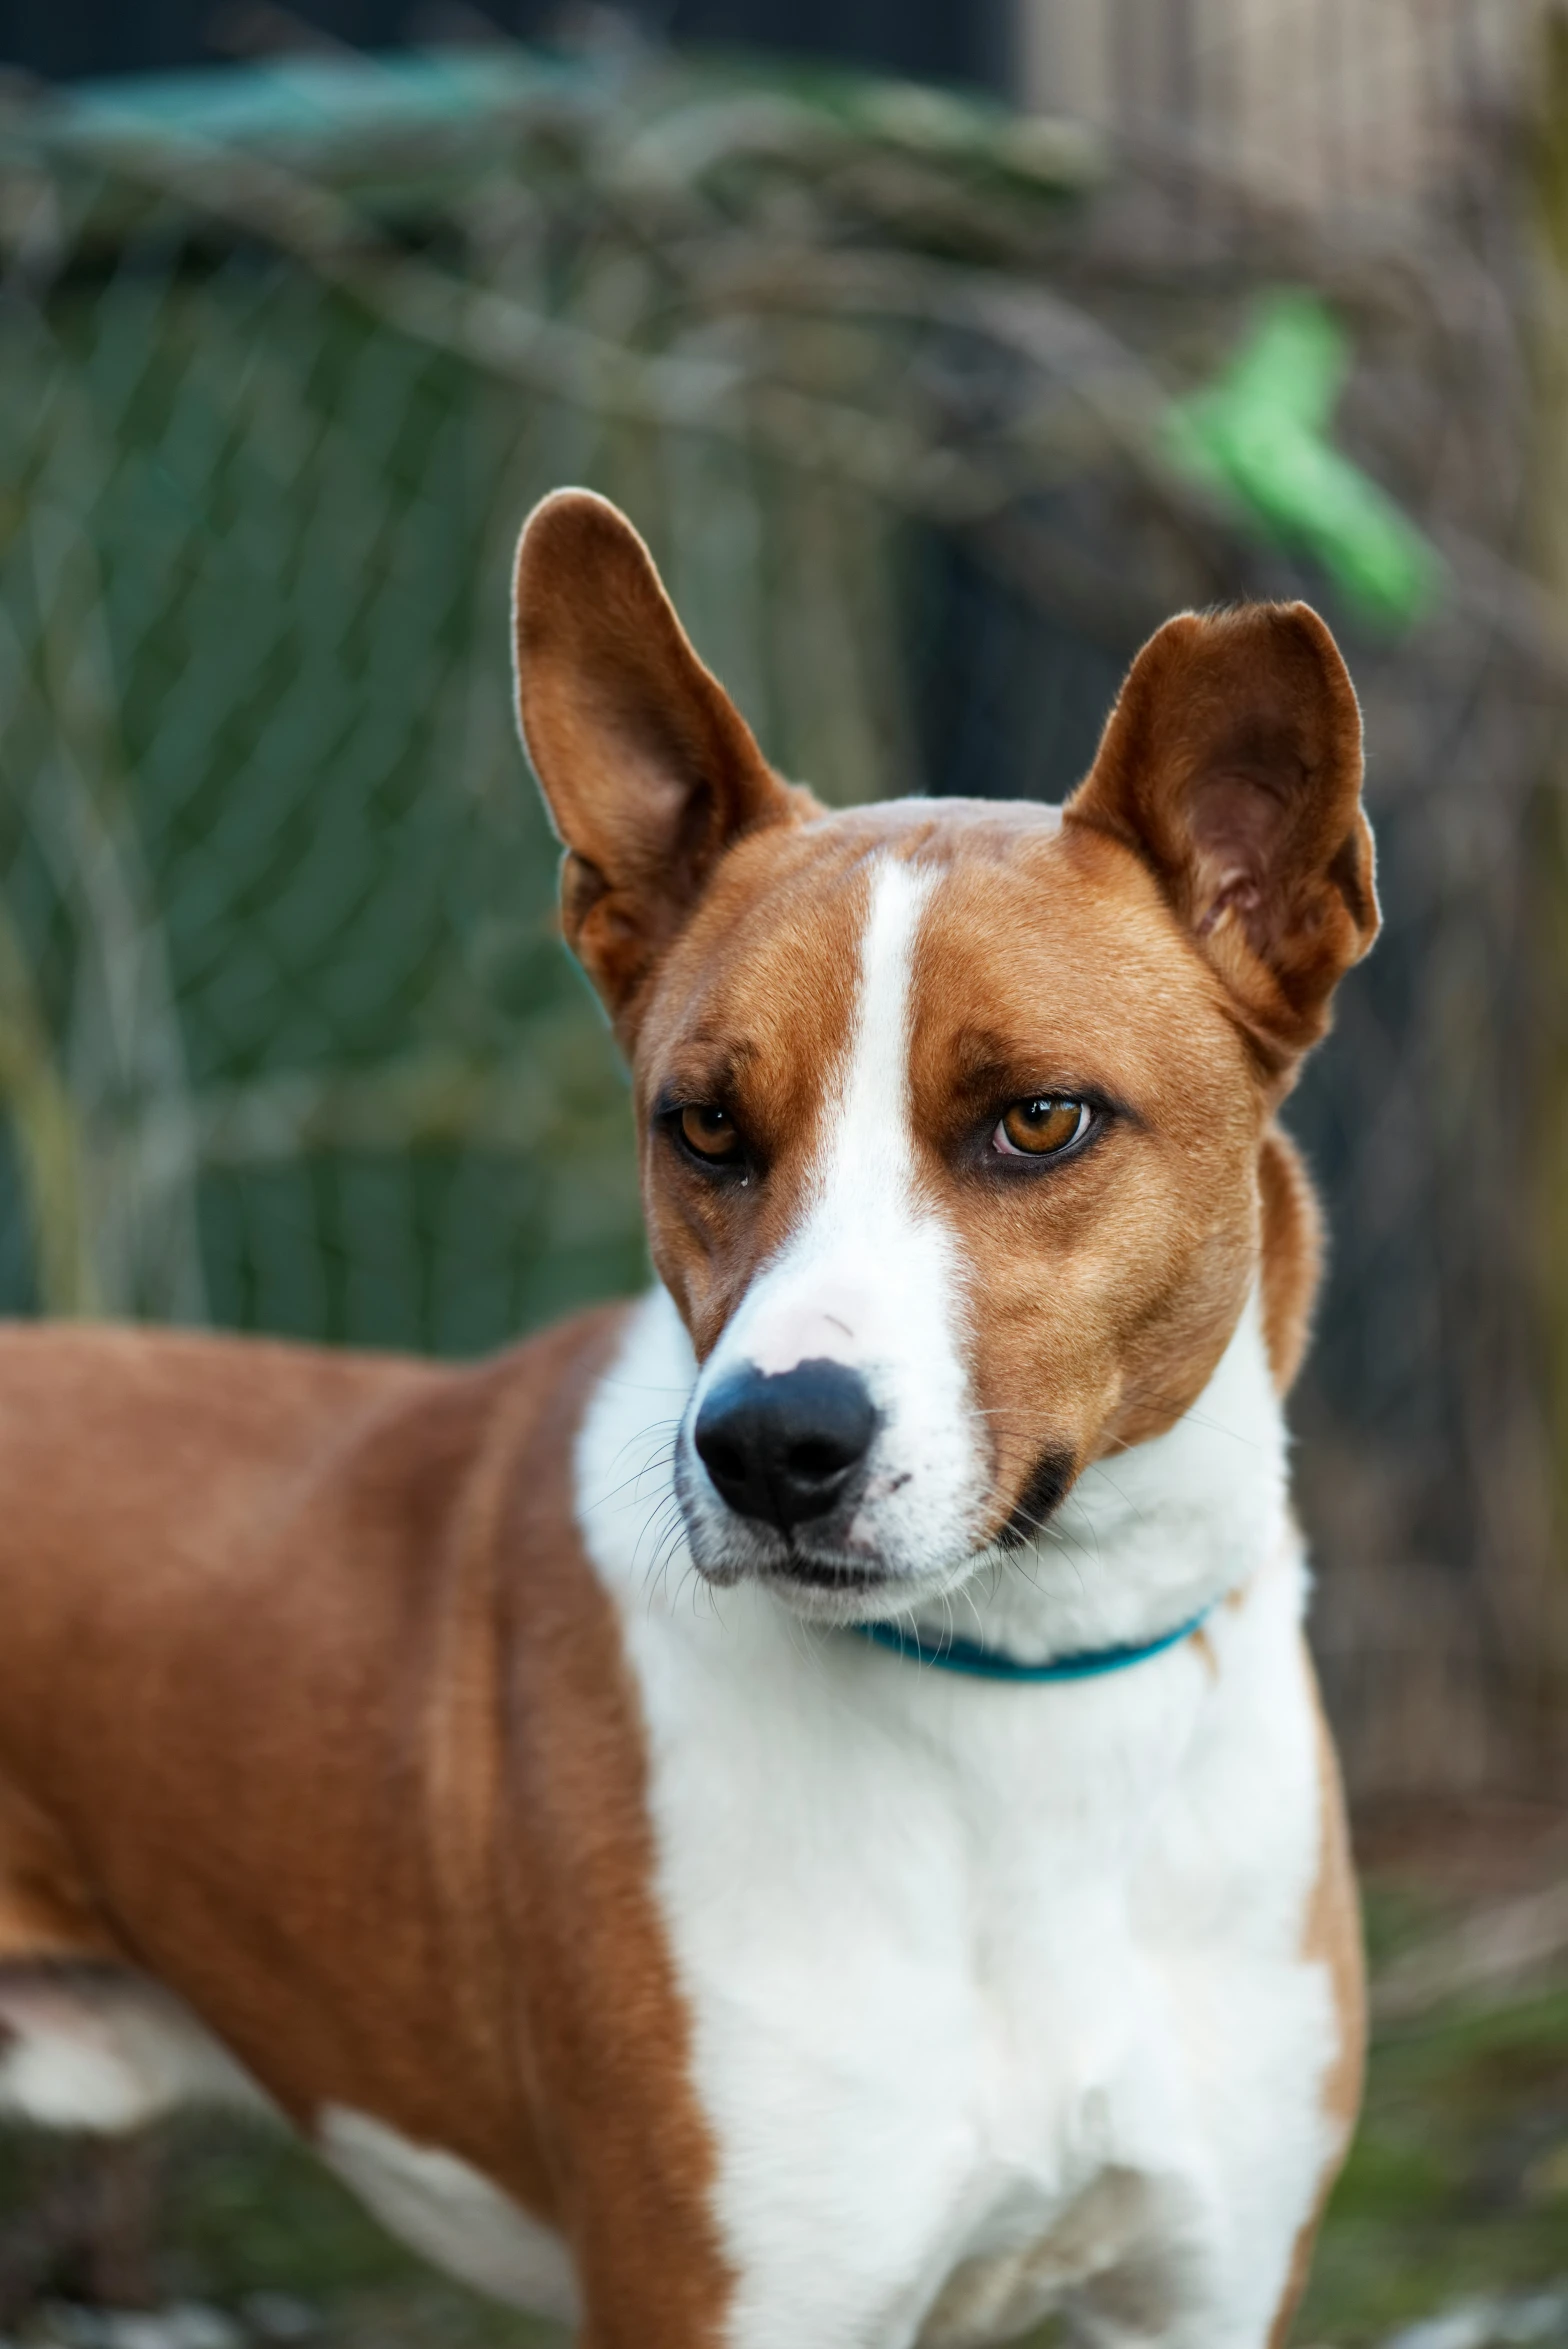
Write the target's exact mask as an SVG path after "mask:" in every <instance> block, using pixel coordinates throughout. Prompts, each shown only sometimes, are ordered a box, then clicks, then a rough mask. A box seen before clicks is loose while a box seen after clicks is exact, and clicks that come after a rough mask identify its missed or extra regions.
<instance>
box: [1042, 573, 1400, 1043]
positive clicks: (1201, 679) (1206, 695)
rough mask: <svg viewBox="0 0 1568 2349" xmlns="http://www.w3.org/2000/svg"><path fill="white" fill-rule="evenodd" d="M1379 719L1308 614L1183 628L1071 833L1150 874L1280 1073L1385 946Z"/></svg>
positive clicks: (1081, 794) (1189, 621)
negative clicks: (1368, 727) (1099, 842)
mask: <svg viewBox="0 0 1568 2349" xmlns="http://www.w3.org/2000/svg"><path fill="white" fill-rule="evenodd" d="M1361 764H1362V762H1361V713H1360V710H1359V709H1358V707H1357V704H1356V696H1355V689H1354V687H1353V686H1352V685H1351V682H1350V678H1349V675H1348V673H1347V671H1346V668H1345V664H1344V662H1343V661H1342V660H1341V658H1340V655H1339V648H1338V646H1337V645H1336V644H1335V642H1334V639H1333V637H1332V636H1331V635H1330V634H1329V632H1328V630H1327V628H1326V627H1325V626H1324V624H1323V622H1322V621H1321V620H1320V619H1319V618H1318V616H1317V614H1316V612H1314V611H1312V610H1311V609H1310V607H1309V606H1308V605H1306V604H1255V605H1251V606H1248V607H1244V608H1243V609H1241V610H1239V611H1234V612H1221V613H1217V614H1214V615H1212V616H1203V615H1200V614H1197V613H1193V612H1185V613H1183V614H1182V615H1181V617H1180V618H1179V619H1175V620H1170V621H1167V623H1166V625H1165V626H1164V627H1163V628H1162V629H1160V630H1159V632H1158V634H1157V635H1155V636H1153V637H1151V638H1150V640H1149V642H1148V643H1147V644H1146V645H1145V646H1144V648H1143V650H1142V652H1141V653H1140V654H1139V655H1138V658H1137V659H1136V661H1134V663H1133V665H1132V669H1131V671H1130V672H1129V674H1128V678H1127V682H1126V684H1125V685H1124V686H1123V688H1122V691H1121V696H1120V698H1119V700H1118V701H1117V704H1116V707H1115V709H1114V710H1113V711H1112V713H1111V717H1110V721H1109V723H1108V725H1107V726H1106V729H1105V735H1104V738H1103V740H1102V741H1101V744H1100V751H1099V756H1098V757H1097V758H1096V760H1095V763H1094V766H1093V768H1092V769H1091V771H1090V773H1089V775H1088V777H1087V779H1086V780H1085V781H1084V782H1083V783H1082V784H1080V786H1079V788H1078V790H1077V791H1076V792H1075V793H1074V794H1073V796H1072V798H1071V799H1070V800H1069V801H1068V802H1067V806H1066V808H1065V810H1064V821H1065V822H1066V823H1068V824H1081V825H1086V826H1089V827H1091V828H1093V829H1094V830H1097V831H1101V832H1109V833H1111V834H1112V835H1113V836H1114V837H1115V838H1116V839H1118V840H1120V841H1122V842H1124V843H1125V845H1126V846H1127V847H1128V848H1130V849H1132V850H1133V852H1134V853H1135V854H1136V855H1137V856H1139V857H1141V858H1142V860H1143V862H1144V863H1145V864H1146V865H1148V866H1149V867H1150V869H1151V870H1152V872H1153V874H1154V877H1155V879H1156V880H1157V881H1158V883H1159V885H1160V887H1161V889H1162V890H1163V892H1164V894H1165V897H1166V899H1167V901H1168V903H1169V904H1170V906H1171V908H1172V910H1173V912H1174V913H1175V914H1176V916H1177V919H1178V920H1179V921H1181V922H1182V923H1183V925H1184V926H1185V928H1186V929H1187V931H1188V932H1189V934H1190V936H1191V938H1192V940H1193V943H1194V944H1195V945H1196V946H1197V948H1198V949H1199V951H1200V952H1201V953H1202V954H1203V955H1204V956H1206V958H1207V959H1208V961H1209V962H1210V963H1211V964H1212V965H1213V967H1214V969H1215V971H1216V972H1217V974H1218V975H1219V977H1220V978H1221V979H1222V980H1223V982H1224V984H1225V986H1226V988H1227V990H1228V991H1229V993H1230V995H1231V997H1232V999H1233V1002H1234V1003H1235V1005H1236V1007H1237V1009H1238V1010H1239V1011H1240V1013H1241V1016H1242V1020H1243V1022H1244V1024H1245V1026H1246V1028H1247V1029H1248V1031H1249V1033H1250V1034H1251V1035H1252V1037H1253V1039H1254V1042H1255V1044H1256V1046H1257V1049H1258V1051H1259V1053H1260V1055H1261V1057H1262V1058H1263V1060H1264V1062H1265V1064H1266V1065H1268V1066H1269V1067H1270V1068H1271V1069H1273V1070H1274V1071H1276V1072H1278V1071H1280V1070H1282V1069H1283V1068H1284V1066H1285V1064H1286V1063H1287V1062H1288V1061H1289V1060H1290V1059H1292V1058H1293V1057H1294V1056H1295V1055H1296V1054H1297V1053H1299V1052H1302V1051H1304V1050H1305V1049H1306V1047H1307V1046H1308V1045H1309V1044H1312V1043H1314V1042H1316V1040H1317V1038H1318V1037H1319V1036H1321V1035H1322V1033H1323V1031H1324V1029H1325V1028H1326V1027H1327V1025H1328V1010H1329V998H1330V996H1331V995H1332V994H1333V991H1334V988H1335V985H1336V984H1337V982H1338V980H1339V979H1340V978H1341V976H1342V975H1343V973H1344V972H1345V971H1346V970H1348V969H1349V967H1350V965H1351V964H1352V963H1354V962H1358V961H1359V960H1360V958H1361V956H1362V955H1363V954H1365V953H1366V951H1367V949H1368V947H1369V946H1370V945H1371V943H1372V941H1373V939H1374V938H1375V937H1376V936H1377V929H1378V910H1377V894H1376V889H1375V887H1374V880H1373V856H1372V834H1371V831H1370V829H1369V827H1368V824H1367V820H1366V817H1365V815H1364V814H1363V813H1362V809H1361Z"/></svg>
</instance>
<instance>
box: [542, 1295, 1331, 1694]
mask: <svg viewBox="0 0 1568 2349" xmlns="http://www.w3.org/2000/svg"><path fill="white" fill-rule="evenodd" d="M695 1378H696V1363H695V1360H694V1358H693V1354H692V1350H691V1344H690V1341H689V1339H688V1338H687V1335H686V1332H685V1330H684V1328H683V1327H682V1325H681V1322H680V1319H679V1316H678V1315H677V1313H676V1311H675V1308H674V1306H673V1305H672V1304H671V1302H670V1300H669V1298H668V1296H667V1295H666V1294H665V1292H664V1291H663V1290H662V1289H656V1290H655V1291H654V1292H653V1293H652V1294H651V1295H650V1296H649V1297H647V1298H646V1299H645V1300H644V1302H643V1303H642V1304H641V1305H640V1306H639V1307H638V1308H637V1309H636V1310H635V1312H634V1314H633V1317H632V1321H631V1325H630V1327H629V1330H628V1333H627V1338H626V1342H625V1345H624V1347H623V1349H622V1353H621V1356H620V1358H619V1360H618V1361H617V1362H616V1363H615V1365H614V1366H613V1367H612V1369H611V1370H610V1372H609V1373H608V1375H607V1378H606V1380H605V1383H604V1386H603V1388H602V1389H601V1391H600V1395H599V1397H598V1399H597V1400H596V1402H595V1405H594V1406H593V1408H592V1409H591V1410H590V1413H589V1416H588V1419H587V1421H586V1423H585V1426H584V1429H583V1436H582V1441H581V1445H580V1449H579V1460H578V1487H579V1493H580V1496H581V1502H580V1505H581V1507H582V1509H583V1512H584V1523H585V1531H586V1532H587V1534H588V1536H589V1546H590V1549H591V1550H592V1551H593V1553H594V1555H595V1556H596V1558H597V1559H598V1560H599V1562H600V1564H601V1567H605V1568H613V1571H615V1572H616V1573H617V1574H618V1575H619V1576H620V1577H622V1578H623V1579H626V1580H629V1581H631V1582H632V1583H634V1584H636V1585H638V1586H644V1585H645V1586H646V1588H647V1590H648V1593H649V1599H650V1603H653V1604H657V1603H658V1594H659V1593H661V1592H664V1593H674V1592H675V1591H677V1590H678V1589H679V1588H680V1587H681V1586H682V1585H684V1584H686V1583H688V1582H689V1581H690V1580H691V1579H692V1578H693V1577H694V1576H695V1571H696V1570H695V1568H694V1567H693V1565H692V1563H691V1560H690V1557H689V1554H688V1552H687V1550H686V1546H685V1542H684V1539H683V1537H682V1535H681V1533H680V1530H679V1515H678V1510H677V1507H676V1503H675V1499H674V1494H673V1488H672V1485H671V1479H670V1469H669V1460H670V1456H671V1450H672V1444H671V1436H672V1431H673V1424H674V1422H675V1421H676V1420H678V1418H679V1415H680V1413H681V1411H682V1410H683V1409H684V1407H685V1404H686V1402H687V1400H688V1398H689V1396H690V1393H691V1390H692V1386H693V1383H694V1381H695ZM1288 1518H1289V1498H1288V1478H1287V1436H1286V1430H1285V1422H1284V1414H1283V1412H1282V1410H1281V1407H1280V1402H1279V1398H1278V1396H1277V1395H1276V1393H1275V1389H1274V1383H1273V1380H1272V1378H1271V1376H1270V1373H1269V1366H1268V1360H1267V1356H1266V1354H1265V1350H1264V1343H1263V1331H1262V1325H1261V1317H1260V1313H1259V1308H1258V1303H1257V1299H1256V1296H1254V1297H1253V1299H1252V1300H1251V1301H1250V1302H1249V1303H1248V1305H1247V1307H1246V1308H1245V1310H1244V1311H1243V1313H1242V1316H1241V1319H1240V1321H1239V1322H1238V1324H1237V1326H1236V1329H1235V1332H1234V1334H1233V1335H1232V1337H1231V1340H1230V1343H1229V1345H1228V1346H1227V1348H1226V1350H1225V1353H1224V1355H1223V1357H1222V1358H1221V1361H1220V1363H1219V1366H1218V1368H1217V1369H1216V1370H1215V1372H1214V1375H1213V1377H1212V1378H1211V1379H1210V1381H1209V1383H1208V1385H1207V1386H1206V1387H1205V1388H1204V1390H1203V1393H1202V1394H1201V1395H1200V1396H1199V1398H1198V1400H1197V1402H1196V1403H1195V1404H1194V1405H1193V1406H1192V1408H1191V1409H1190V1410H1189V1411H1187V1412H1186V1413H1185V1414H1184V1415H1183V1417H1182V1418H1181V1419H1179V1420H1178V1421H1177V1422H1176V1424H1175V1426H1174V1427H1172V1428H1170V1429H1169V1430H1167V1432H1166V1433H1165V1434H1164V1435H1162V1436H1157V1437H1155V1438H1154V1439H1153V1440H1152V1441H1150V1442H1148V1443H1144V1444H1138V1445H1134V1446H1132V1447H1130V1448H1129V1449H1128V1450H1126V1451H1124V1452H1120V1453H1118V1454H1115V1455H1114V1456H1112V1457H1111V1458H1109V1459H1106V1460H1103V1461H1099V1462H1096V1463H1095V1464H1094V1465H1093V1466H1091V1467H1090V1468H1088V1469H1087V1470H1086V1471H1085V1472H1084V1474H1083V1475H1082V1476H1081V1477H1080V1479H1079V1480H1078V1483H1077V1485H1076V1486H1075V1487H1074V1489H1073V1491H1072V1492H1071V1493H1070V1494H1069V1496H1068V1498H1067V1499H1066V1500H1065V1501H1064V1502H1063V1503H1062V1505H1061V1506H1060V1507H1059V1508H1058V1510H1057V1511H1056V1513H1055V1515H1054V1517H1053V1518H1052V1520H1051V1522H1050V1524H1049V1526H1048V1527H1047V1528H1046V1529H1045V1530H1044V1531H1043V1533H1041V1534H1040V1535H1038V1536H1037V1537H1036V1538H1035V1539H1034V1540H1033V1541H1031V1542H1029V1543H1028V1544H1026V1545H1025V1546H1024V1547H1022V1548H1019V1549H1012V1550H1005V1551H1004V1550H997V1551H992V1552H989V1553H987V1555H986V1556H985V1557H984V1558H982V1559H981V1560H979V1561H977V1562H976V1565H975V1567H974V1570H973V1571H972V1573H971V1574H970V1575H969V1577H968V1579H967V1580H966V1581H965V1582H964V1583H963V1585H962V1587H961V1588H959V1589H957V1590H955V1591H954V1592H953V1594H952V1595H951V1597H949V1598H948V1599H946V1600H944V1601H942V1602H939V1604H938V1605H937V1606H936V1607H935V1608H932V1609H929V1610H927V1611H926V1612H925V1613H923V1614H921V1615H920V1616H918V1617H917V1618H914V1621H915V1625H916V1628H917V1629H918V1630H919V1631H920V1633H921V1635H922V1637H926V1638H930V1639H934V1640H940V1639H941V1638H942V1637H943V1636H944V1635H946V1634H951V1633H955V1632H956V1633H958V1634H961V1635H962V1636H963V1637H964V1638H966V1639H969V1640H974V1641H977V1642H979V1643H981V1644H983V1645H984V1646H985V1647H986V1648H988V1649H993V1650H995V1651H997V1652H998V1653H1000V1654H1003V1655H1006V1656H1009V1657H1011V1658H1013V1659H1015V1660H1016V1661H1017V1662H1019V1663H1025V1664H1034V1663H1044V1662H1048V1661H1049V1660H1051V1659H1052V1658H1053V1657H1057V1656H1061V1655H1068V1654H1078V1653H1081V1652H1083V1651H1093V1650H1099V1649H1104V1648H1112V1647H1123V1646H1133V1645H1137V1644H1139V1643H1142V1642H1144V1641H1149V1640H1154V1639H1157V1638H1159V1637H1160V1636H1161V1635H1162V1634H1163V1633H1165V1632H1168V1631H1170V1630H1171V1629H1173V1628H1174V1627H1175V1626H1176V1625H1177V1624H1179V1623H1182V1622H1185V1621H1186V1620H1188V1619H1189V1618H1190V1617H1192V1616H1194V1615H1196V1614H1198V1613H1199V1612H1200V1611H1201V1610H1202V1609H1203V1608H1205V1607H1207V1606H1211V1605H1213V1604H1214V1603H1215V1602H1216V1601H1218V1600H1220V1599H1222V1598H1224V1597H1225V1596H1227V1594H1228V1593H1230V1592H1232V1591H1235V1590H1239V1589H1240V1588H1242V1587H1243V1586H1244V1585H1245V1584H1246V1583H1247V1582H1249V1581H1250V1580H1251V1578H1252V1577H1253V1575H1254V1574H1256V1573H1257V1572H1258V1571H1259V1570H1260V1569H1261V1568H1262V1567H1263V1566H1264V1565H1266V1564H1267V1562H1268V1561H1269V1559H1270V1558H1271V1557H1272V1556H1273V1555H1275V1554H1276V1553H1277V1552H1278V1550H1279V1547H1280V1544H1281V1540H1282V1538H1283V1536H1284V1534H1285V1531H1286V1528H1287V1524H1288ZM773 1603H774V1604H775V1605H776V1606H777V1608H778V1613H779V1620H780V1629H781V1632H782V1633H783V1634H784V1635H785V1636H786V1637H787V1638H789V1639H790V1640H791V1641H793V1642H794V1643H795V1644H797V1645H798V1643H799V1640H800V1638H801V1636H802V1633H801V1626H800V1625H799V1623H798V1622H797V1621H796V1620H795V1619H794V1618H793V1617H792V1616H790V1615H789V1613H788V1611H787V1609H786V1606H785V1602H784V1601H783V1600H782V1599H777V1600H775V1601H774V1602H773ZM830 1636H831V1635H830Z"/></svg>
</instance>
